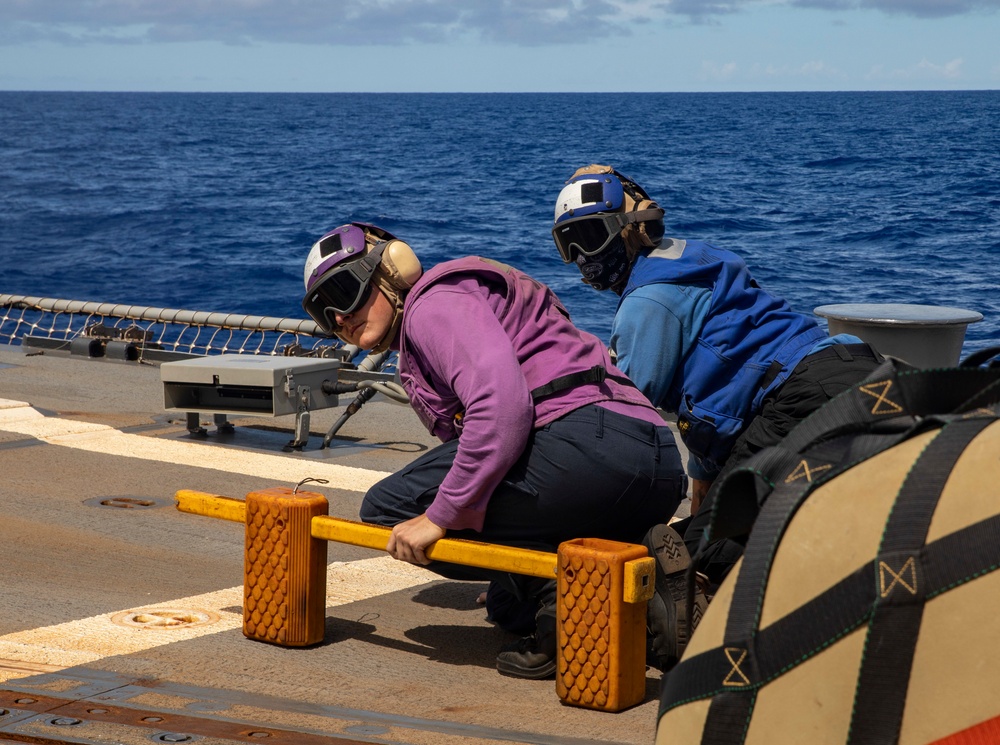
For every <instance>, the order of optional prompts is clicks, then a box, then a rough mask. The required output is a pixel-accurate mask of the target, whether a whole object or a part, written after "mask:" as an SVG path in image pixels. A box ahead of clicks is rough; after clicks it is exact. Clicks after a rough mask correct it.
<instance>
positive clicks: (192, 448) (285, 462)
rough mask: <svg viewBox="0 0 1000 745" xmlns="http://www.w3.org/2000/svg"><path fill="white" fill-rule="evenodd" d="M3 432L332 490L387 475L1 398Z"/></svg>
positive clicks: (362, 488)
mask: <svg viewBox="0 0 1000 745" xmlns="http://www.w3.org/2000/svg"><path fill="white" fill-rule="evenodd" d="M0 430H2V431H5V432H12V433H16V434H21V435H25V436H27V437H34V438H36V439H38V440H41V441H43V442H47V443H49V444H51V445H59V446H61V447H68V448H73V449H75V450H85V451H87V452H91V453H102V454H105V455H116V456H121V457H123V458H137V459H139V460H149V461H157V462H161V463H171V464H174V465H178V466H191V467H194V468H210V469H213V470H216V471H225V472H226V473H239V474H243V475H245V476H255V477H259V478H261V479H266V480H267V482H268V483H280V482H287V483H291V484H297V483H298V482H299V481H301V480H302V479H304V478H321V479H327V480H328V481H329V482H330V484H329V486H330V488H336V489H345V490H347V491H353V492H362V493H364V492H366V491H368V489H369V488H371V486H372V485H374V484H375V483H376V482H378V481H381V480H382V479H384V478H385V477H386V476H388V475H389V474H388V473H386V472H383V471H371V470H368V469H365V468H354V467H351V466H341V465H337V464H335V463H325V462H323V461H317V460H311V459H310V460H303V459H299V458H294V457H291V458H290V457H288V456H281V455H267V454H265V453H252V452H248V451H245V450H232V449H229V448H221V447H216V446H213V445H206V444H203V443H198V442H183V441H178V440H164V439H162V438H157V437H144V436H142V435H131V434H126V433H124V432H121V431H119V430H117V429H115V428H113V427H109V426H107V425H104V424H93V423H91V422H80V421H76V420H74V419H61V418H59V417H47V416H44V415H43V414H41V412H39V411H37V410H35V409H34V408H32V406H31V405H30V404H27V403H24V402H21V401H11V400H8V399H0Z"/></svg>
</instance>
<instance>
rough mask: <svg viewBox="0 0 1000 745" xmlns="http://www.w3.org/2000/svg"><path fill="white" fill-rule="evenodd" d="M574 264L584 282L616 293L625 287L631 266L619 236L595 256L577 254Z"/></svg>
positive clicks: (596, 288) (623, 243) (595, 287)
mask: <svg viewBox="0 0 1000 745" xmlns="http://www.w3.org/2000/svg"><path fill="white" fill-rule="evenodd" d="M576 265H577V267H578V268H579V270H580V274H582V275H583V282H584V284H588V285H590V286H591V287H593V288H594V289H595V290H611V291H612V292H614V293H616V294H618V295H620V294H621V292H622V290H623V289H624V288H625V282H626V281H627V280H628V275H629V271H630V270H631V268H632V264H631V262H630V261H629V259H628V254H627V252H626V251H625V242H624V241H623V240H622V239H621V236H618V237H617V238H615V239H614V240H613V241H612V242H611V243H610V244H609V245H608V247H607V248H606V249H604V250H603V251H601V252H600V253H599V254H597V255H596V256H584V255H582V254H577V257H576Z"/></svg>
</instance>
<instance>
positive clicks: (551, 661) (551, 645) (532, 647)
mask: <svg viewBox="0 0 1000 745" xmlns="http://www.w3.org/2000/svg"><path fill="white" fill-rule="evenodd" d="M546 610H549V609H546ZM551 610H552V611H553V612H552V613H548V612H539V613H538V616H537V617H536V628H535V633H534V634H532V635H531V636H525V637H523V638H521V639H518V640H517V641H516V642H514V643H513V644H508V645H507V646H505V647H504V648H503V650H502V651H501V652H500V654H498V655H497V670H499V671H500V672H501V673H502V674H503V675H510V676H513V677H515V678H530V679H531V680H544V679H546V678H554V677H555V674H556V648H557V645H556V617H555V614H554V610H555V609H551Z"/></svg>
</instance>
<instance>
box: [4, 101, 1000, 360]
mask: <svg viewBox="0 0 1000 745" xmlns="http://www.w3.org/2000/svg"><path fill="white" fill-rule="evenodd" d="M998 121H1000V91H981V92H906V93H903V92H900V93H750V94H747V93H725V94H170V93H32V92H0V163H2V166H0V257H2V260H0V293H17V294H27V295H38V296H43V297H58V298H69V299H74V300H95V301H102V302H120V303H130V304H138V305H149V306H157V307H167V308H185V309H191V310H211V311H223V312H233V313H249V314H255V315H270V316H283V317H294V318H301V317H304V314H303V312H302V310H301V307H300V305H299V302H300V299H301V295H302V263H303V260H304V258H305V256H306V253H307V252H308V250H309V247H310V245H311V244H312V242H313V241H314V240H316V238H318V237H319V236H320V235H321V234H322V233H323V232H325V231H326V230H327V229H329V228H331V227H334V226H336V225H339V224H342V223H345V222H348V221H352V220H360V221H367V222H374V223H377V224H379V225H381V226H382V227H384V228H386V229H388V230H390V231H392V232H393V233H395V234H396V235H398V236H399V237H401V238H403V239H405V240H407V241H408V242H409V243H410V244H411V245H413V247H414V248H415V249H416V251H417V252H418V254H419V255H420V257H421V259H422V260H423V262H424V264H425V265H427V266H429V265H433V264H435V263H437V262H439V261H443V260H446V259H450V258H454V257H458V256H462V255H466V254H471V253H476V254H481V255H485V256H491V257H494V258H496V259H498V260H500V261H504V262H507V263H510V264H513V265H514V266H517V267H518V268H520V269H523V270H525V271H527V272H529V273H531V274H532V275H534V276H535V277H537V278H538V279H540V280H542V281H544V282H546V283H547V284H549V285H550V286H551V287H552V288H553V289H554V290H555V291H556V292H557V293H558V295H559V296H560V297H561V298H562V299H563V301H564V302H565V304H566V305H567V307H568V308H569V310H570V312H571V314H572V315H573V318H574V319H575V321H576V322H577V324H578V325H580V326H582V327H583V328H585V329H587V330H589V331H592V332H593V333H595V334H597V335H598V336H600V337H601V338H603V339H604V340H607V338H608V335H609V331H610V324H611V317H612V315H613V312H614V307H615V298H614V297H613V296H611V295H610V294H609V293H597V292H595V291H593V290H591V289H590V288H588V287H586V286H585V285H583V284H582V283H581V282H580V281H579V275H578V274H577V272H576V269H575V268H574V267H571V266H566V265H564V264H563V263H562V262H561V261H560V259H559V258H558V255H557V254H556V251H555V249H554V246H553V244H552V240H551V236H550V233H549V231H550V228H551V222H552V209H553V204H554V201H555V198H556V195H557V194H558V193H559V190H560V188H561V186H562V184H563V181H564V180H565V179H567V178H568V177H569V176H570V175H571V174H572V172H573V171H574V170H575V169H576V168H577V167H578V166H581V165H585V164H588V163H594V162H598V163H609V164H612V165H614V166H616V167H617V168H618V169H619V170H620V171H622V172H623V173H626V174H628V175H630V176H631V177H633V178H634V179H636V180H637V181H638V182H639V183H641V184H643V185H644V186H645V187H646V189H647V191H649V192H650V194H651V195H652V196H653V197H654V199H656V200H657V201H658V202H659V203H660V205H661V206H662V207H663V208H664V209H665V210H666V218H665V219H666V223H667V233H668V235H671V236H674V237H678V238H699V239H702V240H706V241H708V242H710V243H714V244H715V245H718V246H720V247H724V248H728V249H731V250H734V251H736V252H738V253H740V254H742V255H743V256H744V257H745V258H746V259H747V261H748V263H749V264H750V266H751V269H752V271H753V273H754V275H755V277H756V278H757V280H758V281H759V282H760V284H762V285H763V286H764V287H766V288H767V289H769V290H771V291H772V292H774V293H776V294H779V295H782V296H784V297H785V298H787V299H788V300H789V302H790V303H791V304H792V305H793V307H795V308H797V309H799V310H802V311H805V312H811V311H812V309H813V308H815V307H817V306H819V305H825V304H831V303H845V302H871V303H924V304H931V305H946V306H954V307H960V308H966V309H970V310H977V311H979V312H981V313H982V314H983V315H984V316H985V320H984V321H983V322H981V323H978V324H974V325H972V326H970V327H969V330H968V334H967V341H966V348H965V352H966V353H968V352H970V351H973V350H975V349H979V348H982V347H985V346H989V345H992V344H1000V127H998V126H997V122H998Z"/></svg>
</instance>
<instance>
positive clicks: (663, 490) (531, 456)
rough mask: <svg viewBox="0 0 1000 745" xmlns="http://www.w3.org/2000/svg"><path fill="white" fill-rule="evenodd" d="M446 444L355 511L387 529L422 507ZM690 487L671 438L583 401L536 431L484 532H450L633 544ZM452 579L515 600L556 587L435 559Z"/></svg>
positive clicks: (429, 498)
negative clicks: (492, 584)
mask: <svg viewBox="0 0 1000 745" xmlns="http://www.w3.org/2000/svg"><path fill="white" fill-rule="evenodd" d="M457 450H458V441H457V440H452V441H451V442H447V443H445V444H443V445H440V446H438V447H436V448H434V449H433V450H430V451H428V452H427V453H425V454H424V455H422V456H421V457H419V458H417V459H416V460H415V461H413V462H412V463H410V464H409V465H408V466H406V467H405V468H403V469H401V470H400V471H398V472H396V473H394V474H393V475H391V476H389V477H387V478H385V479H383V480H382V481H380V482H379V483H377V484H375V486H373V487H372V488H371V489H370V490H369V491H368V494H366V495H365V498H364V501H363V502H362V505H361V519H362V520H363V521H364V522H367V523H375V524H377V525H385V526H393V525H396V524H397V523H400V522H403V521H405V520H409V519H411V518H413V517H417V516H418V515H422V514H423V513H424V512H426V511H427V508H428V507H429V506H430V504H431V502H433V501H434V498H435V497H436V496H437V492H438V487H439V486H440V484H441V482H442V481H443V480H444V477H445V475H447V473H448V471H449V469H450V468H451V465H452V462H453V461H454V459H455V454H456V452H457ZM686 489H687V481H686V477H685V475H684V470H683V468H682V467H681V462H680V455H679V453H678V451H677V445H676V444H675V442H674V438H673V434H672V433H671V431H670V430H669V429H668V428H667V427H666V426H665V425H664V426H662V427H657V426H654V425H652V424H649V423H648V422H643V421H641V420H638V419H632V418H631V417H626V416H622V415H620V414H615V413H613V412H610V411H607V410H605V409H602V408H600V407H599V406H595V405H590V406H585V407H583V408H580V409H577V410H576V411H572V412H570V413H569V414H566V415H565V416H563V417H561V418H560V419H558V420H556V421H554V422H552V423H551V424H548V425H546V426H544V427H542V428H540V429H537V430H534V431H533V432H532V433H531V436H530V437H529V439H528V443H527V446H526V447H525V449H524V453H523V454H522V455H521V457H520V459H519V460H518V461H517V462H516V463H515V464H514V466H513V467H512V468H511V469H510V471H509V472H508V473H507V476H506V477H505V478H504V480H503V481H502V482H501V483H500V485H499V486H498V487H497V488H496V490H495V491H494V492H493V495H492V496H491V497H490V500H489V504H488V505H487V509H486V518H485V522H484V523H483V529H482V532H476V531H474V530H449V531H448V537H449V538H465V539H469V540H475V541H483V542H486V543H498V544H503V545H508V546H517V547H520V548H530V549H536V550H539V551H549V552H555V551H556V549H557V548H558V546H559V544H560V543H562V542H563V541H566V540H571V539H574V538H607V539H610V540H617V541H625V542H629V543H638V542H640V541H641V540H642V538H643V536H644V535H645V533H646V531H647V530H648V529H649V528H650V527H652V526H653V525H655V524H657V523H662V522H666V521H667V520H668V519H669V518H670V517H671V515H673V513H674V511H675V510H676V509H677V505H678V504H679V503H680V501H681V499H683V498H684V495H685V492H686ZM427 568H428V569H430V570H431V571H434V572H436V573H437V574H440V575H441V576H443V577H448V578H450V579H461V580H476V581H486V580H489V581H496V582H499V583H500V584H501V585H503V586H504V587H505V588H507V589H508V590H510V591H511V592H513V593H514V594H515V595H516V596H517V597H518V598H519V599H523V600H529V599H532V598H534V599H537V600H538V601H540V602H541V604H542V605H543V606H546V605H548V604H549V603H550V602H551V600H552V599H554V594H555V583H554V582H552V581H551V580H543V579H539V578H531V577H520V576H512V575H506V574H504V573H501V572H496V571H491V570H487V569H480V568H474V567H465V566H460V565H457V564H446V563H442V562H432V563H431V564H430V565H429V566H428V567H427Z"/></svg>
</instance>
